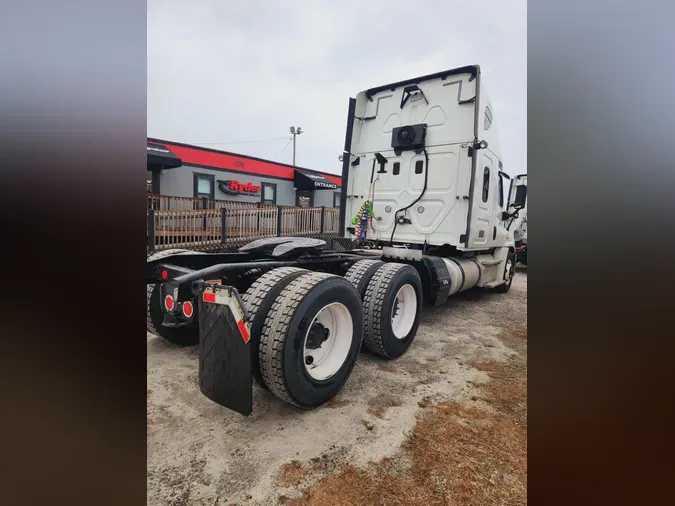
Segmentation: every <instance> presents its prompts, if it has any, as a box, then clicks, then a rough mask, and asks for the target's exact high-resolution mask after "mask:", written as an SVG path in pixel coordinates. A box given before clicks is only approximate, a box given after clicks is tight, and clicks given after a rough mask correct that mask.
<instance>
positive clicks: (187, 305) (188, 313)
mask: <svg viewBox="0 0 675 506" xmlns="http://www.w3.org/2000/svg"><path fill="white" fill-rule="evenodd" d="M182 309H183V315H185V317H186V318H192V313H194V307H193V306H192V302H190V301H189V300H186V301H185V302H183V307H182Z"/></svg>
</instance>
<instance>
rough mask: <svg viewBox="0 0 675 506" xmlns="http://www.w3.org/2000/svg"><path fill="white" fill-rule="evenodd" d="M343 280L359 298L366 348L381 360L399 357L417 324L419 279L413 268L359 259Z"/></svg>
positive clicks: (419, 303) (420, 283)
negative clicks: (380, 357)
mask: <svg viewBox="0 0 675 506" xmlns="http://www.w3.org/2000/svg"><path fill="white" fill-rule="evenodd" d="M345 278H346V279H348V280H350V281H351V282H352V283H353V284H354V286H355V287H356V288H357V290H358V291H359V293H360V294H361V296H362V300H363V314H364V328H363V343H364V345H365V347H366V349H368V350H369V351H371V352H372V353H375V354H377V355H380V356H382V357H385V358H398V357H400V356H401V355H403V354H404V353H405V352H406V351H407V350H408V348H409V347H410V345H411V344H412V342H413V340H414V339H415V335H416V334H417V329H418V327H419V324H420V316H421V309H422V302H423V301H422V280H421V278H420V275H419V273H418V272H417V269H415V268H414V267H412V266H410V265H407V264H401V263H395V262H391V263H384V262H381V261H375V260H361V261H359V262H356V263H355V264H354V265H353V266H352V267H351V268H350V269H349V271H348V272H347V275H346V276H345Z"/></svg>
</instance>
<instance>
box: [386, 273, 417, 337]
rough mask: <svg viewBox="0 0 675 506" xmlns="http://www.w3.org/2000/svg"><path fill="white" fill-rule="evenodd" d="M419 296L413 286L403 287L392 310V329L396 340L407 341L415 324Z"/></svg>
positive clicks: (397, 294)
mask: <svg viewBox="0 0 675 506" xmlns="http://www.w3.org/2000/svg"><path fill="white" fill-rule="evenodd" d="M416 315H417V294H416V293H415V288H413V286H412V285H403V286H402V287H401V288H400V289H399V291H398V292H397V293H396V298H395V299H394V305H393V306H392V308H391V329H392V331H393V332H394V336H396V339H405V338H406V336H407V335H408V334H409V333H410V330H411V329H412V327H413V324H414V323H415V316H416Z"/></svg>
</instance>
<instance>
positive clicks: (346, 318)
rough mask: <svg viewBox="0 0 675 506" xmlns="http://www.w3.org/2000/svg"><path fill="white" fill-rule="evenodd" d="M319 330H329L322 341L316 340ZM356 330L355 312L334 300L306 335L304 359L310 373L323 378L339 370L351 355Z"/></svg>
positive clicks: (311, 325)
mask: <svg viewBox="0 0 675 506" xmlns="http://www.w3.org/2000/svg"><path fill="white" fill-rule="evenodd" d="M312 331H314V332H312ZM319 331H321V332H325V331H327V332H328V335H327V336H326V335H325V334H324V340H323V341H322V342H321V343H319V342H318V341H317V340H316V337H317V332H319ZM353 333H354V322H353V320H352V315H351V313H350V312H349V310H348V309H347V307H346V306H345V305H344V304H341V303H339V302H333V303H332V304H328V305H327V306H324V307H323V308H322V309H321V310H320V311H319V312H318V313H317V315H316V316H315V317H314V319H313V320H312V323H311V324H310V326H309V329H307V333H306V334H305V342H304V346H303V357H302V358H303V363H304V364H305V369H306V370H307V374H309V375H310V376H311V377H312V378H313V379H315V380H319V381H321V380H327V379H328V378H330V377H331V376H333V375H334V374H335V373H336V372H338V371H339V370H340V368H341V367H342V365H343V364H344V363H345V360H347V356H348V355H349V350H350V349H351V347H352V340H353V337H354V336H353ZM310 334H312V336H311V337H310ZM317 345H318V347H317Z"/></svg>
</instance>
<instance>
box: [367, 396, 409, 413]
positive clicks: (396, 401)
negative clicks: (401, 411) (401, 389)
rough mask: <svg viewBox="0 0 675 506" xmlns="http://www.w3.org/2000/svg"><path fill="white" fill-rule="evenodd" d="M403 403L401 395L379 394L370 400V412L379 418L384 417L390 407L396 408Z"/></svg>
mask: <svg viewBox="0 0 675 506" xmlns="http://www.w3.org/2000/svg"><path fill="white" fill-rule="evenodd" d="M402 404H403V401H402V400H401V398H400V397H397V396H394V395H389V394H385V395H378V396H377V397H373V398H372V399H370V400H369V401H368V406H370V407H369V408H368V413H370V414H371V415H373V416H376V417H377V418H384V415H385V413H386V412H387V410H388V409H389V408H395V407H397V406H400V405H402Z"/></svg>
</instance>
